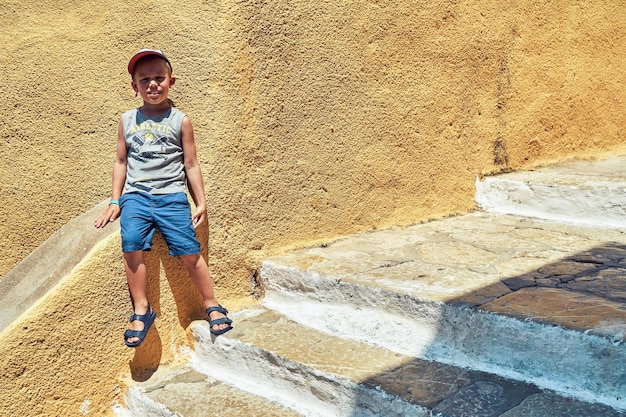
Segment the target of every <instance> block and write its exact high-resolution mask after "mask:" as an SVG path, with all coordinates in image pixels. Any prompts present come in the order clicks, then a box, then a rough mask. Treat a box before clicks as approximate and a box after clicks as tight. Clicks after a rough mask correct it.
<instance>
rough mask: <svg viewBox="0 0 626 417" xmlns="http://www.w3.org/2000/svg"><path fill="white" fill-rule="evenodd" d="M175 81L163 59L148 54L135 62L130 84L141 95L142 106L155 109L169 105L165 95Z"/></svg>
mask: <svg viewBox="0 0 626 417" xmlns="http://www.w3.org/2000/svg"><path fill="white" fill-rule="evenodd" d="M175 81H176V78H175V77H173V76H172V74H171V73H170V67H169V66H168V65H167V63H166V62H165V60H164V59H162V58H159V57H157V56H148V57H145V58H142V59H141V60H140V61H139V62H138V63H137V65H136V67H135V74H134V75H133V80H132V82H131V85H132V87H133V90H135V91H136V92H137V93H139V95H141V98H142V99H143V102H144V107H145V108H146V109H149V110H153V111H157V110H159V109H165V108H167V107H169V103H168V101H167V96H168V94H169V91H170V87H171V86H173V85H174V82H175Z"/></svg>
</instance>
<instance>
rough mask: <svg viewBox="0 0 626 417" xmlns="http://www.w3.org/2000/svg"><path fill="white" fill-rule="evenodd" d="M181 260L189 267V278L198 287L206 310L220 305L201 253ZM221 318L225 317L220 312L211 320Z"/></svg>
mask: <svg viewBox="0 0 626 417" xmlns="http://www.w3.org/2000/svg"><path fill="white" fill-rule="evenodd" d="M180 259H181V260H182V261H183V262H184V263H185V265H186V266H187V269H188V270H189V276H190V277H191V280H192V281H193V283H194V284H196V287H197V288H198V291H199V292H200V295H201V296H202V303H203V305H204V308H205V309H207V308H209V307H213V306H217V305H218V304H219V303H218V302H217V299H216V298H215V295H214V294H213V280H212V279H211V275H210V274H209V266H208V265H207V263H206V261H205V260H204V258H203V257H202V256H201V255H200V254H199V253H196V254H193V255H183V256H181V257H180ZM221 317H225V316H224V315H223V314H222V313H220V312H218V311H214V312H212V313H211V317H209V319H210V320H215V319H218V318H221ZM226 327H228V325H227V324H217V325H215V326H213V330H222V329H225V328H226Z"/></svg>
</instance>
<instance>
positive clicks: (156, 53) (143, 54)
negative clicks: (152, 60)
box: [128, 50, 172, 75]
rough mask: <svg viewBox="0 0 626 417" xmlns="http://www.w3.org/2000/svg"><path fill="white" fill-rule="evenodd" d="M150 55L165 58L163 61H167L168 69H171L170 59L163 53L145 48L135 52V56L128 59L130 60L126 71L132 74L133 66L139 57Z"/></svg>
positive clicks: (133, 72)
mask: <svg viewBox="0 0 626 417" xmlns="http://www.w3.org/2000/svg"><path fill="white" fill-rule="evenodd" d="M150 55H154V56H158V57H159V58H163V59H164V60H165V62H166V63H167V65H168V66H169V67H170V71H171V70H172V64H170V60H169V59H167V57H166V56H165V54H164V53H163V52H160V51H156V50H146V51H139V52H137V53H136V54H135V56H133V57H132V58H131V59H130V62H129V63H128V73H129V74H130V75H134V74H135V66H136V65H137V62H138V61H139V60H140V59H141V58H145V57H147V56H150Z"/></svg>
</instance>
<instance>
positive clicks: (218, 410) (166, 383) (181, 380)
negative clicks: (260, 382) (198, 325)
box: [116, 364, 301, 417]
mask: <svg viewBox="0 0 626 417" xmlns="http://www.w3.org/2000/svg"><path fill="white" fill-rule="evenodd" d="M126 407H127V408H125V409H121V408H120V409H118V410H116V411H117V414H118V415H119V416H120V417H146V416H149V417H181V416H182V417H206V416H220V417H253V416H259V417H261V416H263V417H297V416H300V415H301V414H298V413H296V412H293V411H290V410H287V409H285V408H284V407H281V406H280V405H278V404H276V403H272V402H270V401H268V400H266V399H264V398H261V397H259V396H258V395H254V394H250V393H248V392H245V391H242V390H239V389H237V388H234V387H233V386H230V385H228V384H225V383H223V382H222V381H218V380H215V379H213V378H211V377H209V376H207V375H205V374H202V373H200V372H198V371H196V370H195V369H193V368H192V367H191V366H190V365H189V364H183V365H178V366H175V367H172V368H166V369H164V370H160V371H159V373H158V374H157V375H155V376H154V377H153V378H151V379H150V380H148V381H145V382H140V383H133V385H132V386H131V387H130V388H129V389H128V392H127V393H126Z"/></svg>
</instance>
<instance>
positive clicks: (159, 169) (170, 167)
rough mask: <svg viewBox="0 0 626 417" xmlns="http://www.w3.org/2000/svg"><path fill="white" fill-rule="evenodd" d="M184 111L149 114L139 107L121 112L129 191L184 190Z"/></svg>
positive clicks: (157, 191)
mask: <svg viewBox="0 0 626 417" xmlns="http://www.w3.org/2000/svg"><path fill="white" fill-rule="evenodd" d="M184 118H185V114H184V113H183V112H181V111H179V110H178V109H176V108H175V107H171V108H170V109H169V110H168V111H167V112H165V113H163V114H162V115H160V116H155V117H148V116H146V115H144V114H143V113H141V111H139V109H133V110H129V111H127V112H126V113H124V114H123V115H122V126H123V129H124V138H125V140H126V151H127V170H126V192H144V193H149V194H171V193H178V192H185V191H186V189H187V178H186V176H185V165H184V160H183V143H182V125H183V119H184Z"/></svg>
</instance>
